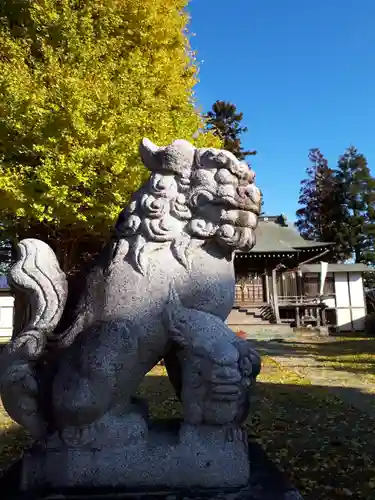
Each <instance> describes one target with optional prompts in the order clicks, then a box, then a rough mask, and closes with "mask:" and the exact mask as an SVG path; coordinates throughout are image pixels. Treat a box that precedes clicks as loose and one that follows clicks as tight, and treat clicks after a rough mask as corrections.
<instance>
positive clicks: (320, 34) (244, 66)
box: [189, 0, 375, 220]
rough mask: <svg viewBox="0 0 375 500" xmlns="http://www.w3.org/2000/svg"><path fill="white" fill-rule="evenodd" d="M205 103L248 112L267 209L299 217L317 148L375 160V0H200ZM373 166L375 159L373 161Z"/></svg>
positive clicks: (195, 22)
mask: <svg viewBox="0 0 375 500" xmlns="http://www.w3.org/2000/svg"><path fill="white" fill-rule="evenodd" d="M189 12H190V14H191V24H190V31H191V32H193V33H195V36H194V37H193V38H192V45H193V48H194V49H195V50H196V51H197V57H198V60H199V61H203V62H202V63H201V65H200V74H199V78H200V83H199V85H198V86H197V88H196V94H197V100H198V104H199V105H200V106H201V107H202V108H203V109H204V110H207V109H208V108H210V107H211V105H212V103H213V102H214V101H216V100H217V99H220V100H227V101H231V102H233V103H234V104H236V106H237V108H238V110H239V111H242V112H243V113H244V124H245V125H247V126H248V128H249V132H247V134H246V135H244V138H243V139H244V146H245V147H247V148H250V149H256V150H257V151H258V155H257V156H256V157H250V159H251V163H252V165H253V168H254V169H255V171H256V173H257V183H258V185H259V186H260V187H261V189H262V190H263V192H264V199H265V211H266V213H267V214H268V215H276V214H279V213H281V212H284V213H285V214H286V215H287V217H288V219H289V220H294V219H295V211H296V209H297V200H298V192H299V183H300V181H301V179H302V178H303V177H304V170H305V168H306V166H307V165H308V159H307V155H308V151H309V149H310V148H313V147H319V148H320V149H321V150H322V152H323V153H324V154H325V156H326V157H327V159H328V160H329V163H330V165H331V166H334V165H335V164H336V162H337V158H338V157H339V156H340V155H341V154H342V153H343V152H344V150H345V149H346V147H348V146H350V145H351V144H353V145H355V146H356V147H357V148H358V149H359V150H360V151H361V152H362V153H364V154H365V155H366V157H367V159H368V162H369V166H370V167H371V168H372V167H374V168H375V135H374V132H375V0H357V1H355V0H232V1H228V0H192V2H191V4H190V6H189ZM372 170H373V169H372Z"/></svg>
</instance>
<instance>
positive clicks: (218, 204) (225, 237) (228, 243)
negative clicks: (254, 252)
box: [189, 149, 261, 250]
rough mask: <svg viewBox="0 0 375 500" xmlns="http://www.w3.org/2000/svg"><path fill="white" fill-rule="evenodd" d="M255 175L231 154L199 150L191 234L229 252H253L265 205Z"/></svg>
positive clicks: (192, 191) (193, 177)
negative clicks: (218, 245) (256, 184)
mask: <svg viewBox="0 0 375 500" xmlns="http://www.w3.org/2000/svg"><path fill="white" fill-rule="evenodd" d="M254 181H255V173H254V171H253V170H251V169H250V168H249V167H248V165H247V164H246V163H245V162H241V161H239V160H237V158H236V157H235V156H234V155H233V154H231V153H229V152H228V151H224V150H218V149H201V150H197V152H196V157H195V164H194V169H193V170H192V175H191V185H190V196H189V205H190V209H191V211H192V214H193V216H192V220H191V222H190V228H191V233H192V234H194V235H195V236H198V237H201V238H213V239H215V240H216V241H217V242H218V243H219V244H220V245H221V246H224V247H226V248H227V249H228V250H239V249H241V250H251V248H252V247H253V246H254V244H255V234H254V230H255V229H256V226H257V223H258V215H259V211H260V205H261V193H260V191H259V189H258V188H257V187H256V186H255V183H254Z"/></svg>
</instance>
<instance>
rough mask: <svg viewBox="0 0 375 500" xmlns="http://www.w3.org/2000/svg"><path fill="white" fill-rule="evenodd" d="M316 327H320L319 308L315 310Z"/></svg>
mask: <svg viewBox="0 0 375 500" xmlns="http://www.w3.org/2000/svg"><path fill="white" fill-rule="evenodd" d="M316 326H318V327H319V326H320V307H317V308H316Z"/></svg>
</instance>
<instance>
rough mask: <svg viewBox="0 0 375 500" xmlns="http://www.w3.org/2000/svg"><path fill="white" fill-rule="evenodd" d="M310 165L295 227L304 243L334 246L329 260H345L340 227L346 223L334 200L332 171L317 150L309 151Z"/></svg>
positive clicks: (341, 210)
mask: <svg viewBox="0 0 375 500" xmlns="http://www.w3.org/2000/svg"><path fill="white" fill-rule="evenodd" d="M309 160H310V162H311V165H309V166H308V167H307V169H306V178H305V179H303V180H302V182H301V190H300V197H299V200H298V203H299V205H300V206H301V208H299V209H298V210H297V213H296V215H297V221H296V226H297V228H298V230H299V232H300V233H301V235H302V236H303V237H304V238H306V239H308V240H315V241H325V242H331V243H334V248H333V252H332V253H333V256H332V257H333V258H334V259H335V260H341V259H345V258H347V257H348V256H349V255H350V250H349V249H348V247H347V245H346V243H345V239H344V240H341V233H339V230H340V228H342V227H345V226H342V225H343V224H344V222H345V220H346V212H345V210H344V208H343V206H342V204H341V203H340V202H339V201H338V199H337V197H338V191H337V183H336V178H335V172H334V171H333V170H332V169H331V168H329V166H328V162H327V160H326V158H325V157H324V155H323V154H322V153H321V151H320V150H319V149H318V148H315V149H311V150H310V152H309Z"/></svg>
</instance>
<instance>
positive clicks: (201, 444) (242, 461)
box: [21, 422, 250, 491]
mask: <svg viewBox="0 0 375 500" xmlns="http://www.w3.org/2000/svg"><path fill="white" fill-rule="evenodd" d="M249 478H250V466H249V457H248V445H247V435H246V433H245V431H243V430H242V429H241V428H238V427H219V426H217V427H214V426H212V427H211V426H199V427H195V426H190V425H186V424H181V425H180V424H179V423H178V422H168V423H167V425H166V424H164V425H163V424H162V423H160V422H155V423H154V424H153V425H151V426H150V429H149V431H148V435H146V436H145V437H144V439H139V440H138V441H137V442H134V441H133V442H130V443H129V442H128V443H124V442H123V441H122V440H121V439H119V440H118V441H117V443H111V445H107V446H100V447H95V444H93V443H91V444H87V445H80V446H72V445H67V444H65V443H63V442H61V441H60V442H59V440H58V439H56V438H51V439H50V440H49V441H47V442H46V443H43V444H42V443H39V444H37V445H35V446H34V447H32V448H31V449H30V450H29V451H27V452H26V454H25V456H24V459H23V464H22V481H21V489H22V490H23V491H30V490H33V489H40V488H72V487H97V488H108V487H127V488H178V489H184V488H222V487H224V488H225V487H241V486H245V485H246V484H247V483H248V482H249Z"/></svg>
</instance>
